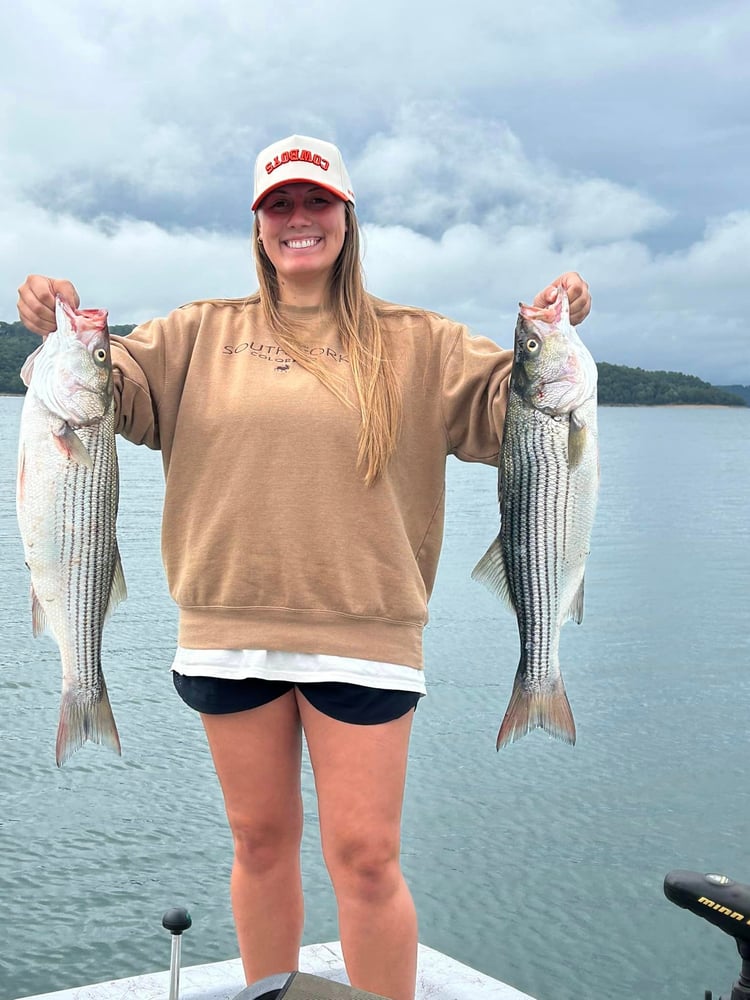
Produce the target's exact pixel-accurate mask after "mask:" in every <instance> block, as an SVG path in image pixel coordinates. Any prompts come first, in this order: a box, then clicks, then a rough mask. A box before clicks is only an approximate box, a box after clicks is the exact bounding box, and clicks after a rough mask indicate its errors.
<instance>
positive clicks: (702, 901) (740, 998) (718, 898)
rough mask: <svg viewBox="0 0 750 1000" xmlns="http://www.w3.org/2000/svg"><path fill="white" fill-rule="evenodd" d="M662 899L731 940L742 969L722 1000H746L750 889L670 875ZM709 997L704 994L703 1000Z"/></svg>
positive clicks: (720, 878) (716, 878)
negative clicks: (709, 924) (717, 929)
mask: <svg viewBox="0 0 750 1000" xmlns="http://www.w3.org/2000/svg"><path fill="white" fill-rule="evenodd" d="M664 895H665V896H666V897H667V899H669V900H671V902H673V903H675V904H676V905H677V906H681V907H683V909H686V910H690V911H691V912H692V913H696V914H697V915H698V916H699V917H703V918H704V919H705V920H708V922H709V923H711V924H713V925H714V926H715V927H718V928H719V930H722V931H724V933H725V934H729V936H730V937H733V938H734V940H735V943H736V945H737V950H738V951H739V953H740V958H741V959H742V968H741V969H740V978H739V979H738V980H737V982H736V983H735V984H734V986H733V987H732V992H731V994H730V996H729V997H727V998H726V1000H750V885H744V884H743V883H742V882H735V881H734V880H733V879H731V878H728V877H727V876H726V875H702V874H701V873H700V872H686V871H673V872H670V873H669V874H668V875H667V877H666V878H665V879H664ZM712 996H713V994H712V993H711V991H710V990H706V993H705V1000H712ZM719 1000H722V998H721V997H719Z"/></svg>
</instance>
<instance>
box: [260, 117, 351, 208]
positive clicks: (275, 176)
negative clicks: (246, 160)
mask: <svg viewBox="0 0 750 1000" xmlns="http://www.w3.org/2000/svg"><path fill="white" fill-rule="evenodd" d="M300 181H302V182H304V181H309V182H310V183H311V184H317V185H319V186H320V187H322V188H325V189H326V191H330V192H331V193H332V194H335V195H336V196H337V197H339V198H341V200H342V201H350V202H351V203H352V205H353V204H354V191H352V182H351V181H350V180H349V174H348V173H347V170H346V167H345V166H344V159H343V157H342V155H341V152H340V150H339V149H338V147H337V146H334V145H333V143H332V142H325V141H324V140H323V139H313V138H311V137H310V136H307V135H290V136H289V137H288V138H287V139H281V140H279V142H274V143H272V144H271V145H270V146H266V148H265V149H262V150H261V151H260V153H258V158H257V159H256V161H255V188H254V191H253V205H252V209H253V211H255V209H256V208H257V207H258V205H259V204H260V203H261V201H262V200H263V198H265V196H266V195H267V194H268V193H269V191H273V190H275V189H276V188H278V187H283V185H284V184H294V183H298V182H300Z"/></svg>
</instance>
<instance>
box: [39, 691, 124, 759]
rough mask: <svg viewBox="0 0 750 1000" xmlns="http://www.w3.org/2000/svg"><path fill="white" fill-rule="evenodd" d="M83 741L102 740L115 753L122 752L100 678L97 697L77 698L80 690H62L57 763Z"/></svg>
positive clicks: (107, 697)
mask: <svg viewBox="0 0 750 1000" xmlns="http://www.w3.org/2000/svg"><path fill="white" fill-rule="evenodd" d="M86 740H91V741H92V742H93V743H104V744H105V745H106V746H108V747H111V748H112V749H113V750H114V751H115V753H118V754H119V753H121V752H122V751H121V749H120V736H119V734H118V732H117V725H116V724H115V717H114V715H113V714H112V706H111V705H110V703H109V695H108V694H107V686H106V684H105V683H104V678H102V681H101V688H100V693H99V697H98V698H96V699H95V700H93V701H92V700H91V699H86V698H81V695H80V692H78V691H76V689H75V688H73V687H71V688H69V689H67V690H64V691H63V695H62V701H61V703H60V721H59V723H58V726H57V744H56V746H55V760H56V761H57V766H58V767H62V765H63V764H64V763H65V762H66V761H67V760H69V759H70V758H71V757H72V756H73V754H74V753H75V752H76V750H78V749H80V747H82V746H83V744H84V743H85V742H86Z"/></svg>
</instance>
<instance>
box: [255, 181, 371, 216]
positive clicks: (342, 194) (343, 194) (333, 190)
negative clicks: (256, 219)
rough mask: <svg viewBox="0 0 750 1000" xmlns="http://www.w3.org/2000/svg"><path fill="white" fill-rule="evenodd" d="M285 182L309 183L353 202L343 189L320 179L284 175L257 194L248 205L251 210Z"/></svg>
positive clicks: (283, 185)
mask: <svg viewBox="0 0 750 1000" xmlns="http://www.w3.org/2000/svg"><path fill="white" fill-rule="evenodd" d="M287 184H309V185H310V186H311V187H319V188H323V190H324V191H329V192H330V193H331V194H335V195H336V197H337V198H340V199H341V200H342V201H351V202H352V203H353V199H352V198H351V197H350V196H349V195H348V194H347V193H346V192H345V191H340V190H339V189H338V188H335V187H331V186H330V185H328V184H321V182H320V181H313V180H310V178H309V177H285V178H284V180H283V181H278V182H277V183H276V184H272V185H271V186H270V187H268V188H266V189H265V191H263V193H262V194H259V195H258V197H257V198H256V199H255V201H254V202H253V203H252V205H251V206H250V209H251V211H253V212H254V211H256V209H257V208H258V206H259V205H260V203H261V202H262V201H263V199H264V198H267V197H268V196H269V194H271V192H273V191H277V190H278V189H279V188H282V187H286V185H287Z"/></svg>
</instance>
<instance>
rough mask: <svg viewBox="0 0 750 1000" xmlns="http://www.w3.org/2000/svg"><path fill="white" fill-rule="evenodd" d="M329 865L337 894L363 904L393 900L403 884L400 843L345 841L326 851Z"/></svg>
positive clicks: (366, 840) (395, 841)
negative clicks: (392, 897)
mask: <svg viewBox="0 0 750 1000" xmlns="http://www.w3.org/2000/svg"><path fill="white" fill-rule="evenodd" d="M326 864H327V866H328V871H329V872H330V875H331V881H332V882H333V887H334V890H335V892H336V894H337V895H344V896H347V897H349V898H355V899H358V900H361V901H363V902H369V903H373V902H381V901H384V900H386V899H390V898H391V896H393V895H394V893H395V892H396V891H397V889H398V887H399V885H400V883H401V881H402V875H401V866H400V862H399V843H398V840H392V839H389V838H382V839H364V840H361V839H356V838H355V839H348V840H344V841H341V842H339V843H337V844H336V845H335V846H334V847H332V848H330V849H329V850H328V851H326Z"/></svg>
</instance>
